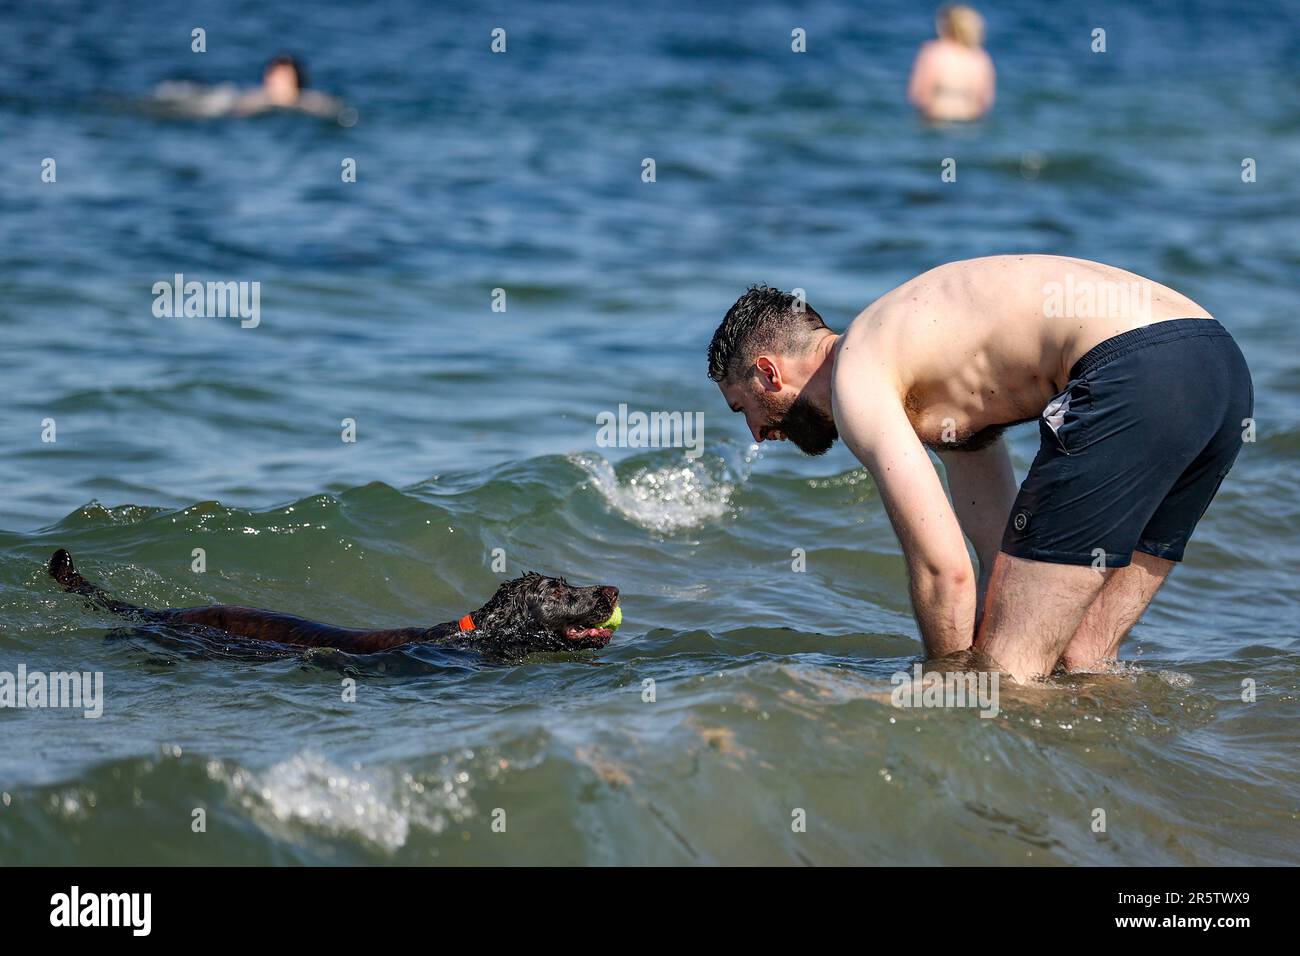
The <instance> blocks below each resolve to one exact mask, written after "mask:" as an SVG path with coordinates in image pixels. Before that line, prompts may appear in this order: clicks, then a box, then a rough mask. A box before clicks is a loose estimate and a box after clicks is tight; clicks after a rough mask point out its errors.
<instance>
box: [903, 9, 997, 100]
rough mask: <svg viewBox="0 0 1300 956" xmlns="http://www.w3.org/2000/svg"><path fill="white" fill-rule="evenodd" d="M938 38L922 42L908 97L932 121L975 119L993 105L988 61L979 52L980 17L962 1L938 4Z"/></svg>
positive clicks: (990, 64) (982, 24) (982, 22)
mask: <svg viewBox="0 0 1300 956" xmlns="http://www.w3.org/2000/svg"><path fill="white" fill-rule="evenodd" d="M935 27H936V29H937V30H938V33H939V38H938V39H937V40H929V41H927V42H926V43H925V44H924V45H922V47H921V50H920V52H919V53H917V55H916V62H915V63H914V64H913V66H912V78H911V80H910V81H909V83H908V85H907V98H908V99H909V100H911V102H912V105H913V106H915V107H916V108H917V109H918V110H920V112H921V114H922V115H923V116H924V117H925V118H926V119H928V120H930V121H932V122H952V121H964V120H974V119H979V118H980V117H981V116H983V115H984V114H985V113H987V112H988V111H989V110H990V109H992V107H993V90H994V86H995V80H994V72H993V60H992V59H990V57H989V55H988V53H986V52H985V51H984V47H983V43H984V18H983V17H981V16H980V15H979V14H978V13H976V12H975V11H974V10H973V9H971V8H970V7H968V6H965V5H963V4H950V5H948V6H945V7H942V8H941V9H940V10H939V14H938V16H937V17H935Z"/></svg>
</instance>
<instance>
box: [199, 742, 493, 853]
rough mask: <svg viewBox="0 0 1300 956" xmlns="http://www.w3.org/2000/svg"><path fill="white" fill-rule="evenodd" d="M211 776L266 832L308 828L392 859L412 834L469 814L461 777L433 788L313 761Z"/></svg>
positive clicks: (307, 757)
mask: <svg viewBox="0 0 1300 956" xmlns="http://www.w3.org/2000/svg"><path fill="white" fill-rule="evenodd" d="M208 772H209V775H210V776H212V777H213V778H214V779H220V780H224V782H225V783H226V785H227V786H228V787H229V789H230V791H231V793H232V794H233V795H234V796H235V797H236V798H238V799H239V800H240V802H241V803H242V804H243V805H244V806H245V807H246V808H247V809H248V811H249V812H250V814H252V815H253V817H254V819H256V820H257V821H258V822H259V823H260V824H261V825H262V826H263V827H265V828H266V829H267V830H270V831H285V830H289V831H292V830H294V829H296V828H306V829H309V830H313V831H315V832H317V833H323V834H325V835H327V836H331V837H344V838H349V837H350V838H353V839H359V840H361V841H363V842H366V843H369V844H371V845H373V846H376V847H379V848H380V849H383V850H386V851H388V852H389V853H392V852H394V851H396V850H398V849H400V848H401V847H402V846H404V845H405V844H406V841H407V838H408V836H409V835H410V832H411V829H412V828H413V827H419V828H422V829H426V830H429V831H431V832H433V833H441V832H442V831H443V830H444V829H445V828H446V827H447V825H448V823H449V822H450V821H451V820H453V819H455V820H459V819H462V818H464V817H465V816H469V815H472V814H473V807H472V805H471V804H470V803H469V800H468V797H469V788H468V774H466V773H453V774H451V776H450V777H448V779H446V780H445V781H432V782H431V781H428V780H424V779H422V778H417V777H415V776H412V775H411V774H408V773H398V772H390V771H384V770H368V769H365V768H361V767H353V768H352V769H344V768H342V767H339V766H338V765H336V764H334V763H331V762H330V761H328V760H326V759H324V758H323V757H321V756H319V755H317V754H314V753H302V754H297V755H295V756H293V757H291V758H289V759H288V760H285V761H283V762H281V763H278V764H275V765H274V766H272V767H270V768H268V769H267V770H264V771H250V770H243V769H238V770H234V771H228V770H227V769H226V768H225V767H224V766H223V765H222V764H220V763H219V762H216V761H213V762H212V763H210V764H209V766H208Z"/></svg>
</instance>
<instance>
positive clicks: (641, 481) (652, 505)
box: [570, 453, 736, 534]
mask: <svg viewBox="0 0 1300 956" xmlns="http://www.w3.org/2000/svg"><path fill="white" fill-rule="evenodd" d="M570 460H571V461H573V463H574V464H576V465H578V466H579V467H580V468H582V470H583V471H585V472H586V473H587V474H588V475H589V476H590V477H591V485H592V487H594V488H595V489H596V490H597V491H599V492H600V493H601V495H602V496H603V497H604V498H605V500H606V501H607V502H608V503H609V505H610V506H611V507H612V508H614V510H616V511H617V512H619V514H621V515H623V516H624V517H625V518H627V519H628V520H629V521H632V522H634V523H635V524H638V525H640V526H641V527H642V528H645V529H646V530H648V531H656V532H659V533H660V534H671V533H673V532H674V531H681V530H684V529H686V528H695V527H699V526H700V525H703V524H707V523H708V522H711V521H716V520H717V519H719V518H721V517H723V516H724V515H727V514H728V513H730V511H731V495H732V492H733V491H734V490H735V487H736V479H735V478H734V477H733V476H732V472H731V471H730V469H729V468H728V467H727V463H726V462H725V461H724V460H723V459H721V458H712V459H711V460H709V461H706V460H705V459H703V458H699V459H696V460H694V461H691V460H689V459H688V460H684V461H681V462H679V463H674V464H671V465H642V466H639V467H636V468H634V469H632V470H630V471H629V472H628V473H627V475H626V476H625V477H622V478H620V476H619V475H618V474H617V473H616V472H615V471H614V466H613V465H611V464H610V463H609V462H608V461H606V460H605V459H604V458H601V457H600V456H599V455H594V454H590V453H582V454H577V455H573V456H571V458H570Z"/></svg>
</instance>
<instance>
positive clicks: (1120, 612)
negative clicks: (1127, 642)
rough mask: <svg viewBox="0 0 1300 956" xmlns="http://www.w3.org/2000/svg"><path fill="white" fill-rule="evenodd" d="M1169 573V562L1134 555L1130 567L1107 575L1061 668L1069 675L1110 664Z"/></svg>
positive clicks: (1162, 559) (1172, 567) (1137, 552)
mask: <svg viewBox="0 0 1300 956" xmlns="http://www.w3.org/2000/svg"><path fill="white" fill-rule="evenodd" d="M1173 569H1174V562H1173V561H1166V560H1165V559H1164V558H1157V557H1154V556H1152V555H1150V554H1147V553H1145V552H1143V551H1134V552H1133V563H1132V564H1130V565H1128V566H1126V567H1123V568H1113V569H1111V570H1109V571H1107V572H1106V573H1105V584H1103V585H1102V589H1101V593H1099V594H1098V595H1097V597H1096V599H1095V600H1094V601H1093V602H1092V604H1091V605H1090V606H1089V607H1088V610H1087V612H1086V613H1085V614H1084V615H1083V620H1082V621H1081V622H1080V623H1079V628H1078V630H1076V631H1075V632H1074V636H1073V637H1072V638H1070V643H1069V644H1068V645H1066V648H1065V653H1064V654H1063V655H1062V656H1061V664H1062V666H1064V667H1065V669H1066V670H1069V671H1087V670H1096V669H1097V667H1098V665H1100V664H1101V663H1102V662H1104V661H1112V660H1114V659H1115V655H1116V654H1118V653H1119V645H1120V641H1122V640H1124V637H1125V635H1127V634H1128V632H1129V631H1130V630H1131V629H1132V627H1133V625H1134V624H1136V623H1137V621H1138V618H1140V617H1141V616H1142V614H1143V612H1145V611H1146V609H1147V605H1149V604H1150V603H1151V599H1152V598H1153V597H1155V596H1156V592H1157V591H1159V590H1160V585H1162V584H1164V583H1165V578H1167V577H1169V572H1170V571H1172V570H1173ZM1089 570H1091V569H1089ZM1093 573H1094V574H1095V573H1096V572H1095V571H1094V572H1093Z"/></svg>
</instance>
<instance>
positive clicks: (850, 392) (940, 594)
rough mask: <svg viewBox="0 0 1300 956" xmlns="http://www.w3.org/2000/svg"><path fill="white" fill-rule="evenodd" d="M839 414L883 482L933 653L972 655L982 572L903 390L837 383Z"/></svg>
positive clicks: (850, 441)
mask: <svg viewBox="0 0 1300 956" xmlns="http://www.w3.org/2000/svg"><path fill="white" fill-rule="evenodd" d="M832 408H833V411H834V415H835V424H836V427H837V428H838V429H839V433H840V437H841V438H843V439H844V443H845V444H846V445H848V447H849V448H850V449H851V450H852V451H853V453H854V454H855V455H857V456H858V460H859V461H861V462H862V463H863V464H864V465H865V466H866V467H867V469H868V470H869V471H870V472H871V474H872V476H873V477H874V478H875V480H876V488H877V489H878V490H879V492H880V498H881V501H882V502H883V503H884V505H885V512H886V513H887V514H888V515H889V520H890V522H891V523H892V524H893V526H894V532H895V533H896V534H897V535H898V540H899V543H900V544H901V545H902V547H903V554H904V556H905V557H906V559H907V569H908V574H909V578H910V582H911V586H910V591H911V598H912V609H913V612H914V613H915V614H916V622H917V624H918V626H919V627H920V629H921V640H922V642H923V643H924V644H925V649H926V652H927V653H928V654H929V655H930V656H931V657H940V656H943V655H946V654H952V653H954V652H956V651H963V650H966V649H967V648H968V647H970V646H971V643H972V641H973V640H974V637H975V605H976V594H975V574H974V571H973V569H972V568H971V562H970V556H969V555H968V554H967V552H966V542H965V540H964V539H963V538H962V532H961V527H960V526H959V525H958V523H957V517H956V515H954V514H953V509H952V506H951V505H950V504H949V503H948V496H947V495H946V494H944V490H943V484H942V483H941V482H940V481H939V475H938V473H937V472H936V471H935V468H934V464H933V463H932V462H931V461H930V457H929V455H927V454H926V452H925V448H924V446H922V444H921V441H920V439H918V438H917V437H916V432H914V431H913V430H912V424H911V422H909V421H908V419H907V415H906V413H905V412H904V411H903V405H902V402H901V401H900V400H899V398H898V394H897V392H896V391H893V390H891V388H890V387H889V386H888V385H887V384H885V383H881V382H874V383H872V384H865V385H864V384H862V383H861V382H854V383H848V382H845V383H843V384H841V383H840V381H838V380H837V382H836V386H835V388H834V390H833V392H832ZM990 564H991V562H990Z"/></svg>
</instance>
